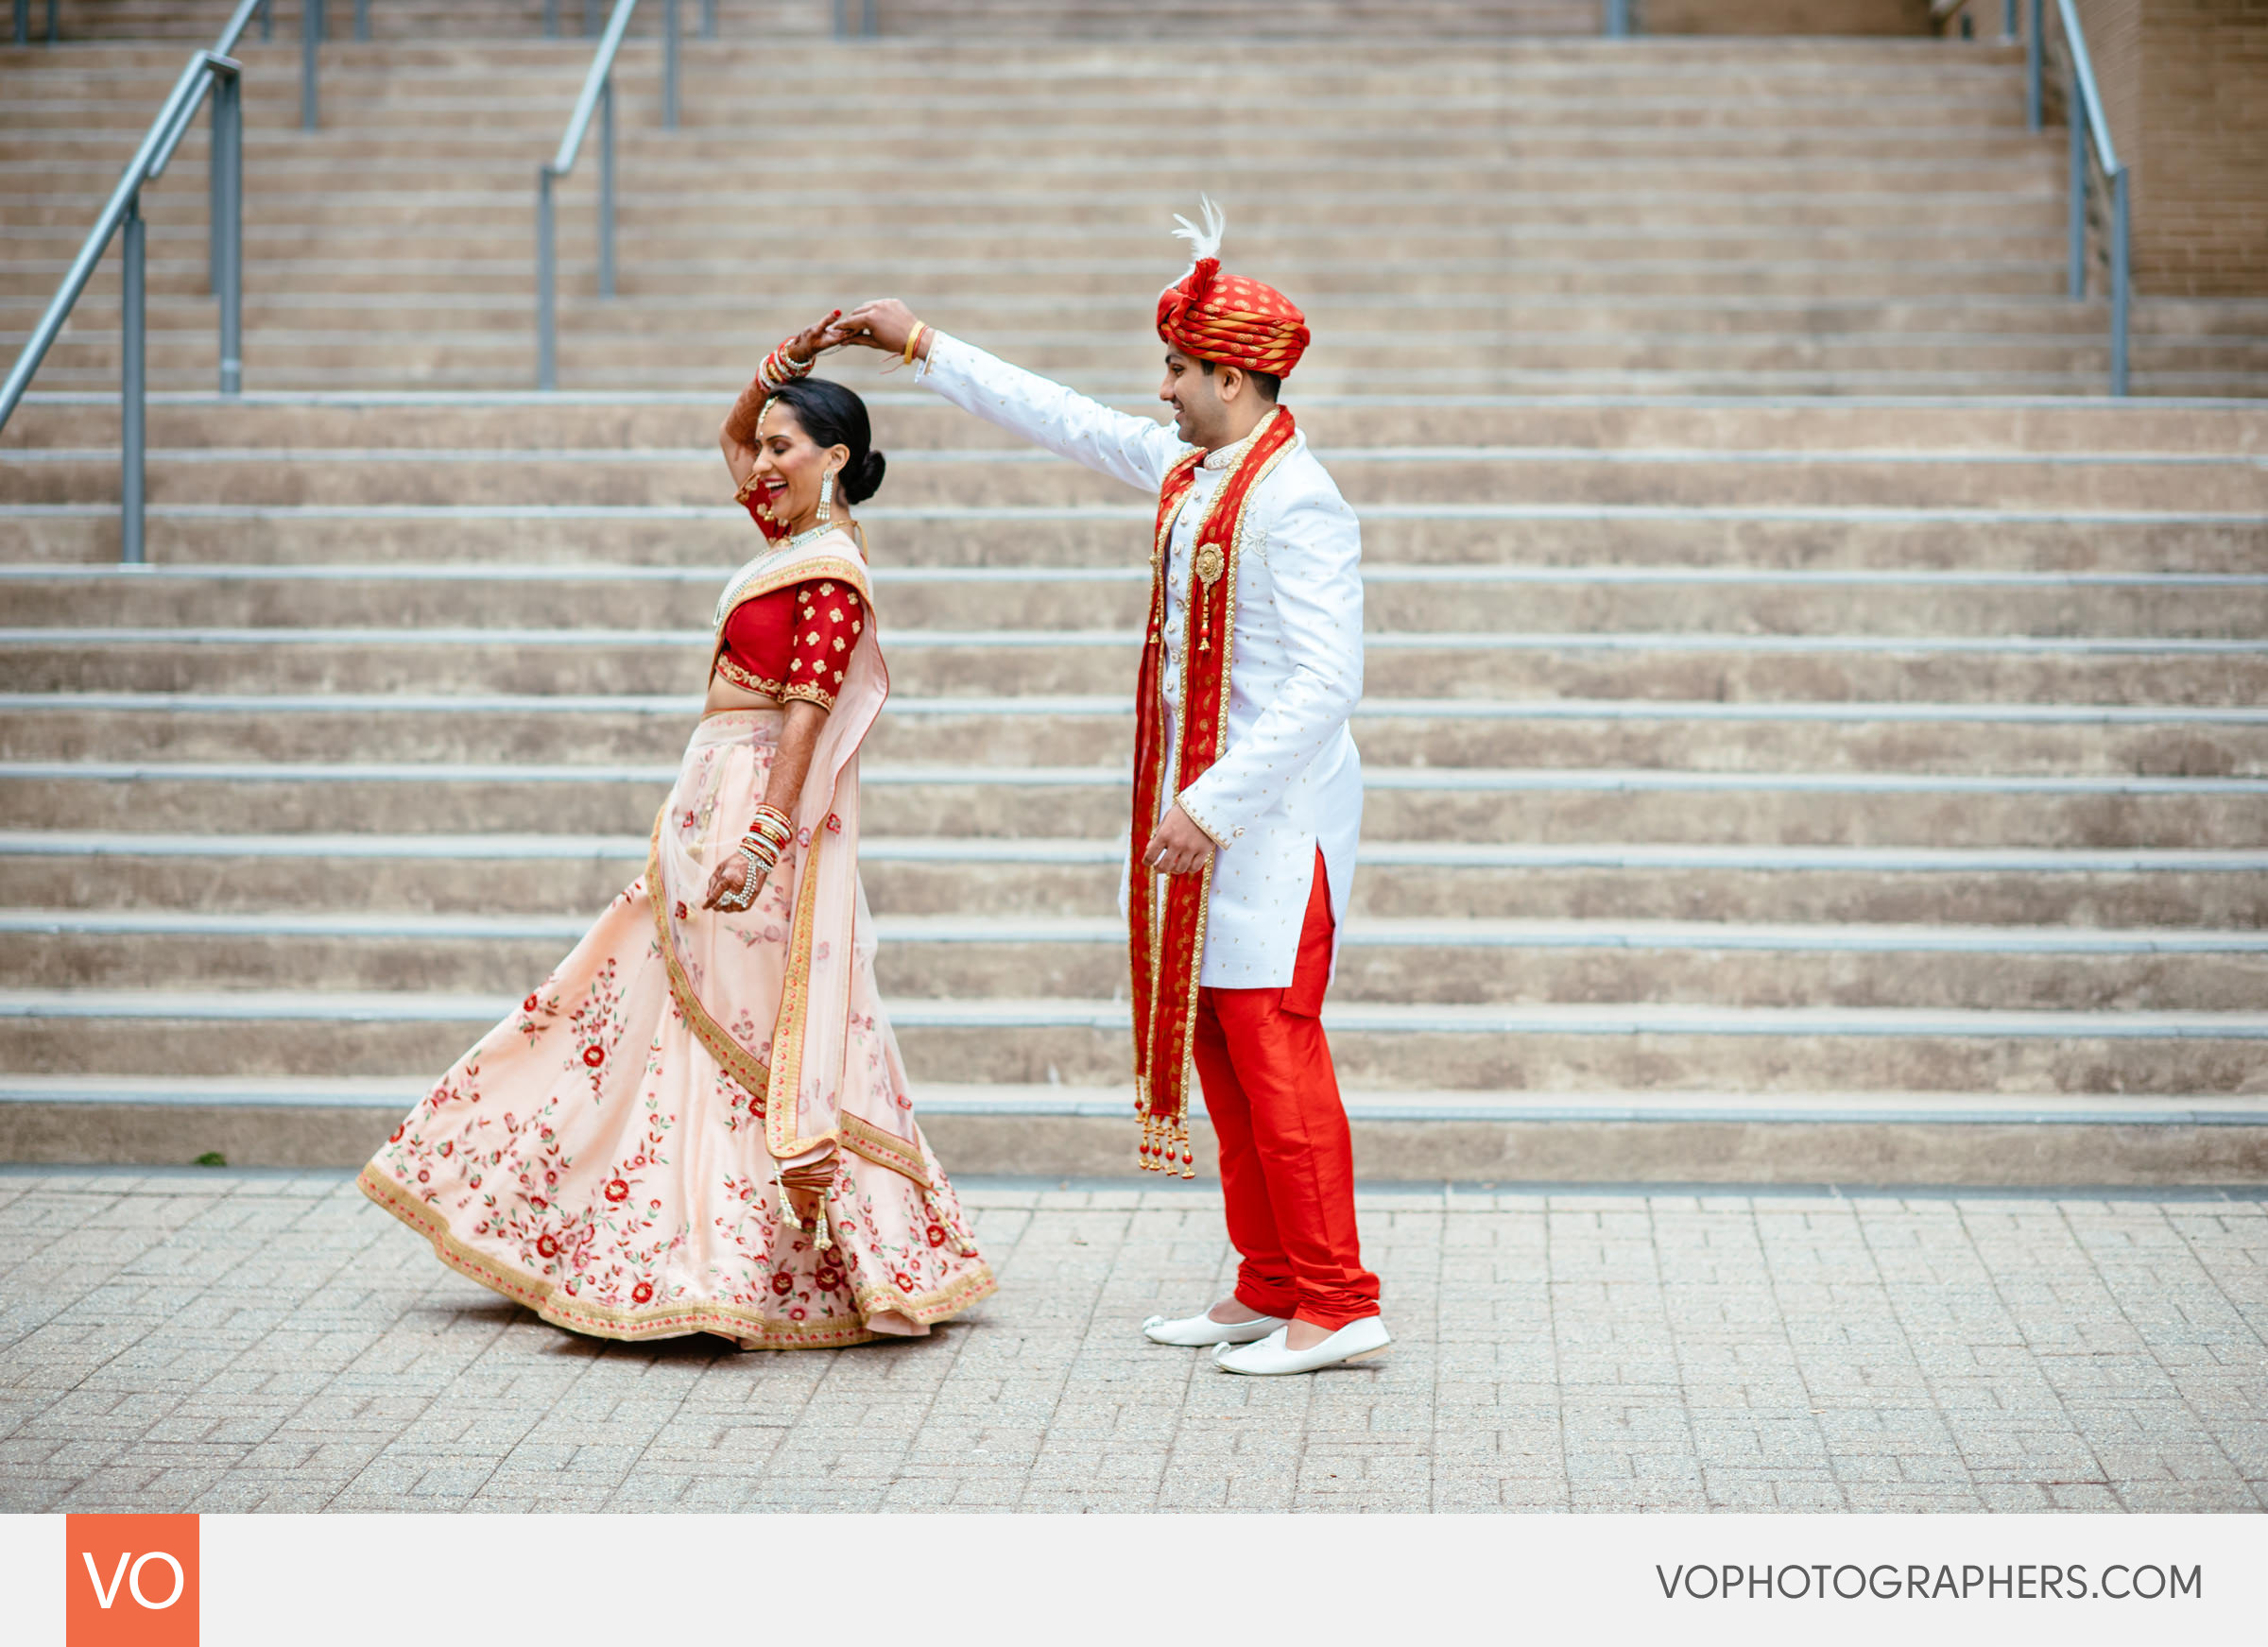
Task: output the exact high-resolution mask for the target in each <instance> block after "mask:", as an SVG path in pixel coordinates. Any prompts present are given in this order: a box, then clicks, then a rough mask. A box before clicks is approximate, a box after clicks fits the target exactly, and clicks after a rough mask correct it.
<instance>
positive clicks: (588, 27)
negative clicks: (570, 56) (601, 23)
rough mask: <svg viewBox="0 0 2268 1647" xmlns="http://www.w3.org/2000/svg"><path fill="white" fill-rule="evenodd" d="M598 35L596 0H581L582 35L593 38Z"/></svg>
mask: <svg viewBox="0 0 2268 1647" xmlns="http://www.w3.org/2000/svg"><path fill="white" fill-rule="evenodd" d="M597 35H598V0H583V36H584V38H585V39H595V38H596V37H597Z"/></svg>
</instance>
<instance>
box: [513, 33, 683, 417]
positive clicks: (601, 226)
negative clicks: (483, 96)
mask: <svg viewBox="0 0 2268 1647" xmlns="http://www.w3.org/2000/svg"><path fill="white" fill-rule="evenodd" d="M663 4H664V7H665V9H666V10H667V12H668V16H667V18H666V20H665V24H664V32H665V33H666V34H667V36H668V44H667V56H668V62H667V64H666V65H665V71H664V78H665V79H666V80H667V82H668V84H667V86H666V88H665V91H664V96H663V100H662V101H663V110H662V113H663V118H664V123H665V124H667V125H669V126H672V127H674V126H676V125H677V119H678V110H677V56H678V0H663ZM637 9H638V0H614V14H613V15H612V16H611V17H610V18H609V19H608V20H607V31H606V33H605V34H604V35H603V36H602V37H600V40H599V43H598V50H597V51H595V52H593V54H592V56H591V69H590V72H589V73H588V74H586V75H585V76H584V77H583V90H582V94H581V95H580V96H578V97H576V100H575V112H574V113H573V114H571V115H569V116H568V118H567V131H566V135H564V136H563V137H561V138H560V139H559V151H558V154H556V155H554V156H553V157H552V158H551V159H550V160H548V161H546V162H544V163H543V164H541V165H540V166H538V167H537V168H536V386H537V387H538V388H541V389H556V388H558V386H559V361H558V226H557V223H556V222H555V213H554V211H553V204H552V192H553V186H554V185H555V184H557V183H558V181H559V180H561V179H562V178H564V177H566V176H567V174H568V173H569V172H571V171H573V170H574V169H575V162H576V155H577V154H578V153H580V152H581V150H582V146H583V134H584V133H585V132H587V131H588V130H590V129H591V117H592V115H593V113H596V114H597V116H598V295H599V296H600V297H602V298H610V297H612V296H613V295H614V59H615V56H616V54H617V53H619V52H620V51H621V50H622V39H623V36H624V35H626V34H627V33H628V32H629V27H630V14H631V13H632V12H634V11H636V10H637Z"/></svg>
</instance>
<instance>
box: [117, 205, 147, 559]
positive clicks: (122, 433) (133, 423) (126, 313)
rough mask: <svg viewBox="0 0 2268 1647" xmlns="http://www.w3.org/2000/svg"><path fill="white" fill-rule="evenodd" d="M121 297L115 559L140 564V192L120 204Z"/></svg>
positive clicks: (142, 367)
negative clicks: (123, 220) (122, 238)
mask: <svg viewBox="0 0 2268 1647" xmlns="http://www.w3.org/2000/svg"><path fill="white" fill-rule="evenodd" d="M125 232H126V239H125V244H124V245H123V246H122V247H121V249H120V250H121V254H122V256H123V258H124V261H125V265H126V267H125V277H126V296H125V300H124V302H123V303H122V304H121V305H120V307H119V314H118V329H119V344H120V347H119V352H118V353H119V367H120V371H119V399H118V423H119V429H118V456H119V461H120V464H121V465H122V472H121V474H120V476H119V486H118V558H119V559H121V560H123V561H125V562H126V563H127V564H128V565H129V566H138V565H140V564H141V563H142V559H143V553H142V443H143V436H144V430H143V418H144V415H145V412H146V407H147V402H146V400H145V398H144V396H145V394H146V390H147V387H148V384H147V377H146V362H145V361H144V358H143V347H144V345H145V344H146V341H147V333H146V329H145V324H144V319H145V312H144V309H143V300H144V288H143V277H144V275H145V273H146V262H145V256H144V253H145V247H144V244H143V224H142V192H141V191H140V190H139V189H137V190H135V191H134V196H133V198H132V199H130V200H129V201H128V202H127V206H126V223H125Z"/></svg>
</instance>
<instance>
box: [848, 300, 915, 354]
mask: <svg viewBox="0 0 2268 1647" xmlns="http://www.w3.org/2000/svg"><path fill="white" fill-rule="evenodd" d="M913 334H914V312H913V311H912V310H911V309H909V308H907V307H906V306H905V305H904V304H903V303H902V302H900V301H899V300H897V299H896V298H877V299H875V300H874V301H872V302H870V303H861V304H860V305H859V306H858V307H857V308H855V309H853V310H851V312H850V313H849V314H848V315H845V316H844V317H842V319H841V320H839V321H838V322H836V324H835V327H834V332H833V336H834V337H835V339H836V340H837V341H839V342H842V343H855V344H859V345H861V346H863V347H865V348H868V349H879V350H881V351H882V352H884V353H885V354H902V353H904V352H905V340H906V339H907V338H908V337H910V336H912V335H913Z"/></svg>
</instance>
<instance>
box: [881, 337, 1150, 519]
mask: <svg viewBox="0 0 2268 1647" xmlns="http://www.w3.org/2000/svg"><path fill="white" fill-rule="evenodd" d="M924 341H925V342H927V343H928V345H929V350H928V354H927V358H925V359H924V360H922V361H921V362H920V363H919V373H918V375H917V376H916V377H915V379H914V381H915V382H916V383H919V384H920V385H922V386H924V387H926V388H931V389H935V390H936V392H937V393H938V394H940V395H942V396H944V397H945V398H946V399H947V400H949V401H951V402H952V403H954V405H956V406H958V407H960V408H961V410H963V411H964V412H973V413H975V414H976V415H977V416H978V417H980V418H982V419H984V420H985V421H986V422H988V423H993V424H997V425H998V426H999V427H1001V428H1003V429H1005V430H1007V431H1008V433H1009V434H1011V435H1021V436H1022V437H1024V438H1025V439H1026V440H1029V441H1030V442H1031V443H1032V444H1033V445H1035V446H1043V447H1045V448H1046V449H1047V450H1048V451H1050V452H1052V453H1054V454H1055V455H1057V457H1068V458H1070V459H1071V460H1072V461H1073V462H1074V463H1083V464H1085V465H1086V466H1087V467H1088V468H1089V469H1093V470H1099V471H1101V472H1103V473H1105V474H1108V475H1110V476H1112V477H1113V478H1115V479H1118V480H1123V481H1125V483H1126V484H1127V485H1128V486H1133V487H1140V488H1141V489H1143V490H1144V491H1152V492H1154V491H1156V490H1157V489H1158V488H1159V487H1160V484H1162V483H1163V481H1164V479H1165V472H1166V471H1167V470H1168V469H1170V468H1172V467H1173V462H1174V459H1175V458H1177V457H1178V456H1180V455H1181V454H1182V453H1183V452H1184V451H1186V450H1187V448H1186V447H1184V446H1183V445H1182V443H1181V440H1180V437H1177V435H1175V433H1174V432H1173V431H1172V430H1171V429H1169V428H1167V427H1166V426H1165V425H1164V424H1162V423H1160V422H1158V421H1157V420H1154V419H1150V418H1138V417H1136V416H1135V415H1134V414H1133V413H1131V412H1121V411H1118V410H1117V409H1115V408H1113V407H1110V406H1106V405H1104V404H1103V403H1102V402H1100V401H1093V400H1089V399H1088V398H1087V397H1086V396H1085V395H1083V394H1080V393H1078V392H1077V391H1076V390H1075V389H1067V388H1065V387H1064V386H1062V385H1061V384H1059V383H1057V382H1055V381H1054V380H1052V379H1050V378H1044V377H1041V376H1040V374H1039V373H1038V372H1033V371H1026V370H1024V369H1023V368H1022V367H1020V366H1010V365H1009V364H1008V363H1007V362H1006V361H1005V360H1003V359H1001V358H1000V357H999V356H998V355H994V354H987V353H986V352H984V351H983V350H981V349H979V348H977V347H976V346H975V345H973V344H969V343H963V342H962V341H961V340H960V339H959V338H957V337H948V336H946V335H944V334H943V333H936V334H934V335H932V336H931V337H929V338H926V339H924Z"/></svg>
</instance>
